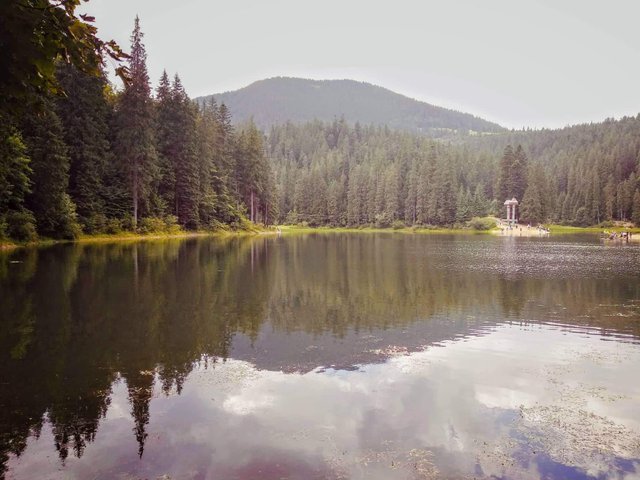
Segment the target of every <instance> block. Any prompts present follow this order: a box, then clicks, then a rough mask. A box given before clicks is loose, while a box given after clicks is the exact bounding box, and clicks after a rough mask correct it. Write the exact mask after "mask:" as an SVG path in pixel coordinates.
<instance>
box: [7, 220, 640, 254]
mask: <svg viewBox="0 0 640 480" xmlns="http://www.w3.org/2000/svg"><path fill="white" fill-rule="evenodd" d="M546 227H547V228H548V229H549V231H550V233H551V234H556V235H562V234H580V233H593V234H596V233H602V232H603V231H605V230H607V231H609V232H623V231H626V232H632V233H634V234H640V227H634V228H625V227H620V226H618V227H611V228H602V227H596V226H593V227H571V226H566V225H546ZM499 231H500V230H499V229H497V228H493V229H489V230H475V229H472V228H447V227H439V228H429V227H403V228H377V227H361V228H358V227H327V226H323V227H311V226H298V225H280V226H272V227H268V228H261V227H258V226H253V227H251V228H247V229H243V230H222V229H221V230H215V231H196V232H187V231H183V230H179V231H175V232H171V233H164V232H155V233H136V232H121V233H116V234H93V235H81V236H80V237H79V238H77V239H75V240H51V239H46V238H43V239H39V240H36V241H33V242H27V243H20V242H12V241H9V240H0V250H11V249H14V248H20V247H31V246H46V245H54V244H59V243H109V242H139V241H148V240H168V239H184V238H197V237H227V236H237V235H277V234H278V233H280V234H282V235H295V234H305V233H399V234H422V235H451V234H464V235H486V234H492V233H497V232H499Z"/></svg>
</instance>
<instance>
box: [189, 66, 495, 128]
mask: <svg viewBox="0 0 640 480" xmlns="http://www.w3.org/2000/svg"><path fill="white" fill-rule="evenodd" d="M211 97H214V98H215V99H216V101H217V102H218V103H219V104H220V103H224V104H225V105H226V106H227V107H228V108H229V110H230V111H231V113H232V115H233V117H234V119H235V120H236V121H238V122H240V123H242V122H244V121H247V120H249V119H250V118H253V120H254V122H255V123H256V124H257V125H258V127H259V128H262V129H268V128H270V127H271V126H273V125H278V124H282V123H285V122H287V121H291V122H294V123H303V122H307V121H312V120H321V121H325V122H330V121H332V120H334V119H335V118H340V117H344V118H345V120H347V122H349V123H350V124H355V123H356V122H360V123H361V124H365V125H386V126H388V127H390V128H394V129H398V130H404V131H408V132H413V133H427V134H429V135H431V136H447V135H450V134H451V133H452V131H456V132H458V131H465V132H466V131H474V132H483V133H486V132H500V131H504V129H503V128H502V127H500V126H499V125H497V124H495V123H491V122H488V121H486V120H483V119H481V118H478V117H474V116H473V115H470V114H468V113H461V112H457V111H454V110H449V109H446V108H442V107H437V106H434V105H430V104H428V103H425V102H420V101H417V100H414V99H411V98H408V97H405V96H404V95H400V94H397V93H394V92H392V91H391V90H387V89H386V88H382V87H378V86H375V85H371V84H369V83H364V82H357V81H354V80H307V79H302V78H287V77H277V78H270V79H267V80H261V81H258V82H254V83H252V84H251V85H249V86H247V87H244V88H241V89H239V90H235V91H232V92H226V93H220V94H214V95H209V96H207V97H200V98H199V99H198V100H199V101H204V100H206V99H209V98H211Z"/></svg>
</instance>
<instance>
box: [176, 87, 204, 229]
mask: <svg viewBox="0 0 640 480" xmlns="http://www.w3.org/2000/svg"><path fill="white" fill-rule="evenodd" d="M171 97H172V105H173V110H172V114H173V122H172V125H173V126H174V131H173V136H172V138H171V141H170V145H169V150H170V152H171V153H170V155H171V157H170V160H171V162H172V164H173V171H174V175H175V213H176V216H177V217H178V222H179V223H180V225H182V226H183V227H186V228H188V229H196V228H198V227H199V225H200V215H199V210H198V206H199V202H200V176H199V175H200V166H199V164H198V156H197V155H198V151H197V148H198V147H197V138H196V115H197V109H196V106H195V104H193V103H192V102H191V100H190V99H189V97H188V96H187V93H186V92H185V90H184V87H183V86H182V82H181V81H180V77H178V75H176V76H175V77H174V80H173V84H172V85H171Z"/></svg>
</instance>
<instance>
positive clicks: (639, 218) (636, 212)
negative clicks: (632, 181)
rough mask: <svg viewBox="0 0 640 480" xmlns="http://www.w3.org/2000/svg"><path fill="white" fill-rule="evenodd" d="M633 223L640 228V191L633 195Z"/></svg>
mask: <svg viewBox="0 0 640 480" xmlns="http://www.w3.org/2000/svg"><path fill="white" fill-rule="evenodd" d="M631 221H632V222H633V223H635V224H636V226H637V227H640V189H638V190H636V193H634V194H633V215H632V217H631Z"/></svg>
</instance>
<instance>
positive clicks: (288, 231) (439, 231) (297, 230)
mask: <svg viewBox="0 0 640 480" xmlns="http://www.w3.org/2000/svg"><path fill="white" fill-rule="evenodd" d="M279 228H280V231H281V232H282V234H283V235H292V234H301V233H402V234H432V235H443V234H444V235H447V234H449V235H451V234H465V235H474V234H486V233H489V230H473V229H470V228H420V227H404V228H376V227H363V228H357V227H302V226H297V225H281V226H280V227H279ZM269 233H274V231H273V230H270V231H269ZM275 233H277V231H276V232H275Z"/></svg>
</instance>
